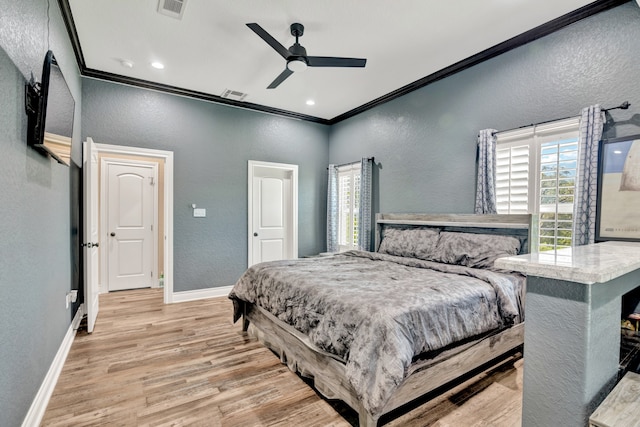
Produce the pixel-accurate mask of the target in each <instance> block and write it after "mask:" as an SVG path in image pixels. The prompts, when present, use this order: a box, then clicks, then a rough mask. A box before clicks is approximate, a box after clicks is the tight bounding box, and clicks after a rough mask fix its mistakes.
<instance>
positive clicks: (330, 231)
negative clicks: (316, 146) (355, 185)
mask: <svg viewBox="0 0 640 427" xmlns="http://www.w3.org/2000/svg"><path fill="white" fill-rule="evenodd" d="M327 171H328V172H329V181H328V183H327V252H338V249H339V248H338V226H339V225H338V224H339V218H338V215H339V211H338V168H337V167H336V165H329V167H328V168H327Z"/></svg>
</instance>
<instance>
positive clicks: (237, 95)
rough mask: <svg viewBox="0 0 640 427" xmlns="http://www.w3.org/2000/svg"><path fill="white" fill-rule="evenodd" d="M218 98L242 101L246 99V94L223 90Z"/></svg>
mask: <svg viewBox="0 0 640 427" xmlns="http://www.w3.org/2000/svg"><path fill="white" fill-rule="evenodd" d="M220 96H221V97H223V98H229V99H233V100H236V101H243V100H244V99H245V98H246V97H247V94H246V93H243V92H238V91H237V90H231V89H225V91H224V92H222V95H220Z"/></svg>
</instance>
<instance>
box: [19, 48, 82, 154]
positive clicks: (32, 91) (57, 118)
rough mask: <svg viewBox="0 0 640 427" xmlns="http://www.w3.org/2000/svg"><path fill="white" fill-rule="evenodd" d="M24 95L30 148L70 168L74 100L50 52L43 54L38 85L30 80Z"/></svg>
mask: <svg viewBox="0 0 640 427" xmlns="http://www.w3.org/2000/svg"><path fill="white" fill-rule="evenodd" d="M26 92H27V101H26V102H27V105H26V111H27V115H28V117H29V127H28V133H27V139H28V143H29V145H31V146H33V147H34V148H36V149H39V150H41V151H43V152H46V153H47V154H49V155H51V156H52V157H53V158H54V159H56V160H57V161H58V162H59V163H62V164H66V165H69V164H70V161H71V141H72V136H73V114H74V110H75V101H74V100H73V96H72V95H71V91H70V90H69V86H68V85H67V82H66V81H65V79H64V76H63V75H62V71H61V70H60V67H59V66H58V62H57V61H56V58H55V56H54V55H53V52H51V51H48V52H47V54H46V55H45V58H44V63H43V66H42V80H41V82H40V83H36V82H34V81H33V79H32V81H31V82H29V83H27V89H26Z"/></svg>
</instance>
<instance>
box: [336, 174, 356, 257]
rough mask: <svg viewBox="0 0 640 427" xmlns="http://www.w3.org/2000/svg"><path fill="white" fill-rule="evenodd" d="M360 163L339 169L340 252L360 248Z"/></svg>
mask: <svg viewBox="0 0 640 427" xmlns="http://www.w3.org/2000/svg"><path fill="white" fill-rule="evenodd" d="M359 202H360V163H359V162H358V163H354V164H351V165H346V166H340V167H339V168H338V211H339V217H338V218H339V219H338V221H339V223H338V245H339V247H340V251H346V250H350V249H357V248H358V210H359V208H360V206H359Z"/></svg>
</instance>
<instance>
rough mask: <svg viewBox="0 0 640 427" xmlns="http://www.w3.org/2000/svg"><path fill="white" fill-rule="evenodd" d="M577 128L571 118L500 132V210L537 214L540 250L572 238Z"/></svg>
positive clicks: (558, 246) (576, 121) (559, 245)
mask: <svg viewBox="0 0 640 427" xmlns="http://www.w3.org/2000/svg"><path fill="white" fill-rule="evenodd" d="M578 127H579V119H578V118H571V119H565V120H559V121H555V122H552V123H545V124H543V125H537V126H531V127H528V128H523V129H517V130H513V131H505V132H500V133H498V134H497V156H496V157H497V163H496V203H497V208H498V213H500V214H522V213H532V214H537V215H539V235H538V236H536V243H537V245H538V249H539V250H540V251H546V250H553V249H561V248H565V247H570V246H571V244H572V243H573V203H574V197H575V193H576V182H577V176H578V158H579V157H578Z"/></svg>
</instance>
